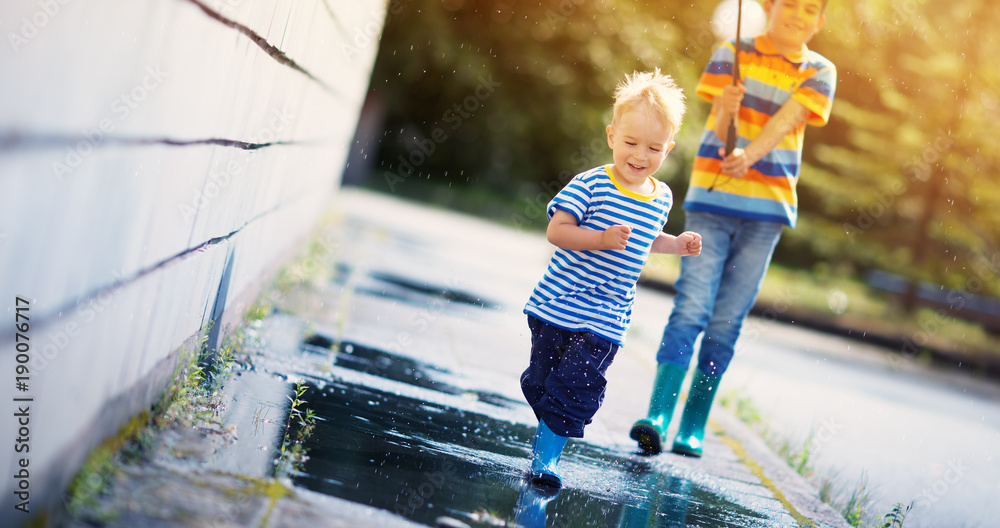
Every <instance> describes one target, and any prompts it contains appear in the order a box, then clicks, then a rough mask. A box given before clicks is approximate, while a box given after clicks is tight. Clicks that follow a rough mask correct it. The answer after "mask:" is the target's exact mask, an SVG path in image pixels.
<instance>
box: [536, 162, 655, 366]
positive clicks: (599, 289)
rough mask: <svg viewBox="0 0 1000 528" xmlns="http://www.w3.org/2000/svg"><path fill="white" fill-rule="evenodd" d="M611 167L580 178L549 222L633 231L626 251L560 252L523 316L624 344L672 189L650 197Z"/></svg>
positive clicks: (552, 205)
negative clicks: (563, 215)
mask: <svg viewBox="0 0 1000 528" xmlns="http://www.w3.org/2000/svg"><path fill="white" fill-rule="evenodd" d="M613 174H614V172H613V171H612V166H611V165H605V166H602V167H596V168H593V169H590V170H589V171H587V172H583V173H580V174H577V175H576V176H575V177H574V178H573V179H572V180H571V181H570V182H569V183H568V184H566V187H564V188H563V189H562V190H561V191H559V193H558V194H556V196H555V197H554V198H553V199H552V201H551V202H549V205H548V210H547V214H548V217H549V219H551V218H552V215H553V214H554V213H555V212H556V210H560V211H566V212H567V213H569V214H571V215H573V217H574V218H576V220H577V224H578V225H579V226H580V227H583V228H585V229H593V230H595V231H604V230H606V229H607V228H609V227H611V226H613V225H617V224H620V225H626V226H629V227H631V228H632V233H631V234H630V235H629V239H628V244H627V245H626V247H625V249H621V250H617V249H608V250H588V251H571V250H566V249H562V248H556V251H555V254H554V255H552V259H551V260H550V261H549V267H548V270H547V271H546V272H545V275H544V276H543V277H542V280H541V281H540V282H539V283H538V286H536V287H535V291H534V292H532V294H531V298H530V299H528V303H527V305H525V307H524V313H526V314H528V315H532V316H534V317H537V318H538V319H541V320H542V321H545V322H546V323H548V324H550V325H553V326H557V327H559V328H563V329H566V330H572V331H586V332H592V333H594V334H597V335H599V336H601V337H603V338H604V339H607V340H608V341H611V342H612V343H616V344H618V345H619V346H624V344H625V334H626V333H628V327H629V323H630V322H631V320H632V302H633V301H634V300H635V284H636V281H638V280H639V272H640V271H642V267H643V265H645V264H646V259H647V257H649V250H650V248H651V246H652V244H653V240H655V239H656V237H657V236H658V235H659V234H660V233H661V232H662V231H663V226H664V224H666V223H667V215H668V214H669V213H670V207H671V206H672V205H673V194H672V193H671V192H670V188H669V187H667V184H665V183H663V182H661V181H658V180H656V179H653V178H650V179H652V180H653V183H654V184H655V186H656V190H655V191H654V192H653V193H652V194H650V195H642V194H639V193H636V192H633V191H630V190H628V189H626V188H625V187H623V186H622V185H621V184H619V183H618V182H617V181H616V180H615V178H614V176H613Z"/></svg>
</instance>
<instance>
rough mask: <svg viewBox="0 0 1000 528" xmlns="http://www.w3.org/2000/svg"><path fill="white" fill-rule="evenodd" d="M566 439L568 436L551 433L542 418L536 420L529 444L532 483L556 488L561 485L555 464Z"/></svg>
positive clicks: (557, 462)
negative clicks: (533, 435)
mask: <svg viewBox="0 0 1000 528" xmlns="http://www.w3.org/2000/svg"><path fill="white" fill-rule="evenodd" d="M566 440H568V438H566V437H565V436H559V435H557V434H555V433H553V432H552V430H551V429H549V426H547V425H545V422H544V421H543V420H539V421H538V430H537V431H536V432H535V439H534V441H533V442H532V445H531V482H532V483H534V484H537V485H539V486H546V487H549V488H556V489H559V488H561V487H562V479H561V478H559V472H558V471H556V465H557V464H559V457H560V456H561V455H562V450H563V447H564V446H565V445H566Z"/></svg>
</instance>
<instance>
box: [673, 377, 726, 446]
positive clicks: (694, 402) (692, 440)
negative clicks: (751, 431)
mask: <svg viewBox="0 0 1000 528" xmlns="http://www.w3.org/2000/svg"><path fill="white" fill-rule="evenodd" d="M721 380H722V376H709V375H707V374H704V373H703V372H702V371H701V369H695V372H694V379H693V380H691V390H689V391H688V398H687V403H685V404H684V414H682V415H681V426H680V430H678V431H677V437H676V438H674V447H673V452H674V453H679V454H682V455H688V456H693V457H700V456H701V451H702V445H703V444H704V440H705V423H706V422H708V411H709V410H711V409H712V400H714V399H715V393H716V392H718V389H719V381H721Z"/></svg>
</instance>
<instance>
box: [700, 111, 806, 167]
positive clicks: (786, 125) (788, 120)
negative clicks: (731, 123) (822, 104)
mask: <svg viewBox="0 0 1000 528" xmlns="http://www.w3.org/2000/svg"><path fill="white" fill-rule="evenodd" d="M807 117H809V109H808V108H806V107H805V106H803V105H802V103H800V102H798V101H796V100H794V99H789V100H788V101H787V102H785V104H784V105H782V106H781V108H779V109H778V111H777V112H775V114H774V115H773V116H771V119H770V120H768V122H767V124H765V125H764V128H762V129H761V130H760V134H759V135H757V137H756V138H755V139H754V140H753V141H751V142H750V144H749V145H747V146H746V148H745V149H735V150H733V152H732V154H730V155H729V156H726V159H724V160H722V165H721V170H722V172H723V173H725V174H728V175H730V176H733V177H736V178H740V177H742V176H743V175H744V174H746V172H747V170H748V169H749V168H750V166H751V165H753V164H754V163H757V162H758V161H760V159H761V158H763V157H764V156H766V155H767V153H768V152H771V149H773V148H774V147H776V146H777V145H778V143H780V142H781V140H782V139H784V138H785V136H786V135H787V134H788V133H789V132H791V131H792V129H793V128H795V127H797V126H799V124H801V123H804V122H805V121H806V118H807ZM722 139H723V141H725V138H724V137H723V138H722ZM719 155H725V152H724V150H723V149H719Z"/></svg>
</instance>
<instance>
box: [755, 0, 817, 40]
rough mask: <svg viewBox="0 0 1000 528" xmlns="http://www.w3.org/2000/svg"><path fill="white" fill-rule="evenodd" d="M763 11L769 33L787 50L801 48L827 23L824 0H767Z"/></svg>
mask: <svg viewBox="0 0 1000 528" xmlns="http://www.w3.org/2000/svg"><path fill="white" fill-rule="evenodd" d="M764 12H765V13H767V20H768V22H769V25H768V30H767V33H768V36H770V37H771V41H772V42H773V43H774V45H775V47H776V48H778V49H779V50H781V51H782V52H785V53H789V52H795V51H799V50H800V49H802V46H803V45H804V44H805V43H806V42H809V39H811V38H812V36H813V35H815V34H816V32H817V31H819V29H820V28H821V27H823V24H824V23H825V22H826V15H825V14H824V13H823V1H822V0H764Z"/></svg>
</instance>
